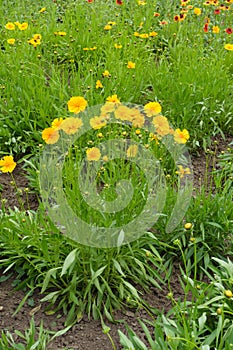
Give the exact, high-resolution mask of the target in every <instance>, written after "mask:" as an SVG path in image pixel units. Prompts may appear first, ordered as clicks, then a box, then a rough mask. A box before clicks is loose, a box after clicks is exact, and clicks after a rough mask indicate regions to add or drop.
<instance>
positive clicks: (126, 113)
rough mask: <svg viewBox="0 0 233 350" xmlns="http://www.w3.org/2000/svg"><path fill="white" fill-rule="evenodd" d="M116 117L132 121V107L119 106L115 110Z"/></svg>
mask: <svg viewBox="0 0 233 350" xmlns="http://www.w3.org/2000/svg"><path fill="white" fill-rule="evenodd" d="M115 118H116V119H120V120H128V121H130V108H129V107H126V106H119V107H118V108H117V109H116V110H115Z"/></svg>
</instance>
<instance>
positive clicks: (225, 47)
mask: <svg viewBox="0 0 233 350" xmlns="http://www.w3.org/2000/svg"><path fill="white" fill-rule="evenodd" d="M224 49H226V50H229V51H232V50H233V44H225V45H224Z"/></svg>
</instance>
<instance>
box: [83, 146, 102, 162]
mask: <svg viewBox="0 0 233 350" xmlns="http://www.w3.org/2000/svg"><path fill="white" fill-rule="evenodd" d="M86 154H87V160H89V161H91V160H94V161H98V160H99V159H100V157H101V153H100V150H99V148H97V147H92V148H88V149H87V150H86Z"/></svg>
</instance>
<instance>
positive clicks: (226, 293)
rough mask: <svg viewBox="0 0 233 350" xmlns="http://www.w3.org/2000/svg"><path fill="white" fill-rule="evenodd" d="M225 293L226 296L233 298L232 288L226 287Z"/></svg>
mask: <svg viewBox="0 0 233 350" xmlns="http://www.w3.org/2000/svg"><path fill="white" fill-rule="evenodd" d="M224 294H225V296H226V297H228V298H232V297H233V293H232V291H231V290H230V289H226V290H225V291H224Z"/></svg>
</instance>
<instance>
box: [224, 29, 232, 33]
mask: <svg viewBox="0 0 233 350" xmlns="http://www.w3.org/2000/svg"><path fill="white" fill-rule="evenodd" d="M225 32H226V33H227V34H232V33H233V30H232V28H226V29H225Z"/></svg>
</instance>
